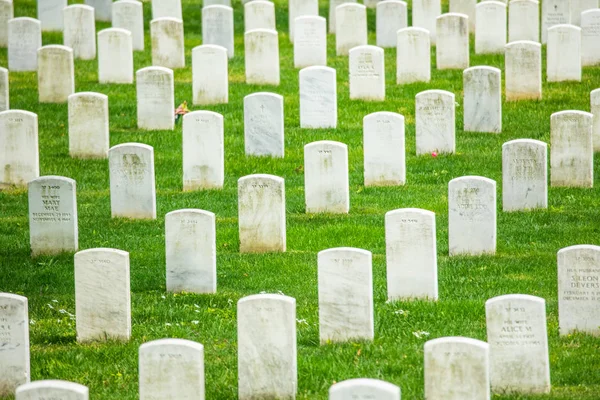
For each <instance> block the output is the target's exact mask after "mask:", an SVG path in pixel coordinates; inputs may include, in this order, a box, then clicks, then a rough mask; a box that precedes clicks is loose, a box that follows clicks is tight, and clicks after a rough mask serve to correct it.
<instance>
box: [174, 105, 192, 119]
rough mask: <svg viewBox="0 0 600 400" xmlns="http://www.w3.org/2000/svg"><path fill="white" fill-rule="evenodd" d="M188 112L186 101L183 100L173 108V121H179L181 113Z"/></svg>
mask: <svg viewBox="0 0 600 400" xmlns="http://www.w3.org/2000/svg"><path fill="white" fill-rule="evenodd" d="M189 112H190V109H189V108H188V106H187V101H184V102H183V103H181V104H180V105H179V107H177V108H176V109H175V123H177V122H179V119H180V118H181V116H182V115H185V114H187V113H189Z"/></svg>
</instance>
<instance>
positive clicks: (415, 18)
mask: <svg viewBox="0 0 600 400" xmlns="http://www.w3.org/2000/svg"><path fill="white" fill-rule="evenodd" d="M440 15H442V4H441V1H440V0H413V2H412V26H414V27H415V28H423V29H427V30H428V31H429V35H430V38H431V44H432V45H435V44H436V43H437V37H438V36H439V34H438V33H437V23H436V20H437V18H438V17H439V16H440ZM442 34H444V35H445V34H446V33H442ZM467 35H468V33H467Z"/></svg>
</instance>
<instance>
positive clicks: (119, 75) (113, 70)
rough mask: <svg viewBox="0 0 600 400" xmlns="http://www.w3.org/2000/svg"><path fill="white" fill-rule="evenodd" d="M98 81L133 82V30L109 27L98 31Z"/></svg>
mask: <svg viewBox="0 0 600 400" xmlns="http://www.w3.org/2000/svg"><path fill="white" fill-rule="evenodd" d="M98 81H99V82H100V83H133V47H132V42H131V32H130V31H128V30H126V29H121V28H109V29H104V30H102V31H100V32H98Z"/></svg>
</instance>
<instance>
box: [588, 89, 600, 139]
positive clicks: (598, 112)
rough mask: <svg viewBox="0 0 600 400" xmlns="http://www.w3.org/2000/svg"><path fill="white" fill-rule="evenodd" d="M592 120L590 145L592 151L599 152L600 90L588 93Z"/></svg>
mask: <svg viewBox="0 0 600 400" xmlns="http://www.w3.org/2000/svg"><path fill="white" fill-rule="evenodd" d="M590 105H591V112H592V114H593V118H592V143H593V146H594V151H600V89H596V90H592V92H591V93H590Z"/></svg>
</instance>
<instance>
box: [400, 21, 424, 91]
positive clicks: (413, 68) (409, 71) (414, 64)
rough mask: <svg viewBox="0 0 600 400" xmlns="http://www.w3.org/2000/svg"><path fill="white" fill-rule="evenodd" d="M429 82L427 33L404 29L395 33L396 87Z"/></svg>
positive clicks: (419, 29)
mask: <svg viewBox="0 0 600 400" xmlns="http://www.w3.org/2000/svg"><path fill="white" fill-rule="evenodd" d="M430 80H431V43H430V40H429V31H427V30H425V29H423V28H404V29H400V30H399V31H398V32H397V47H396V83H397V84H398V85H401V84H405V83H414V82H429V81H430Z"/></svg>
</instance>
